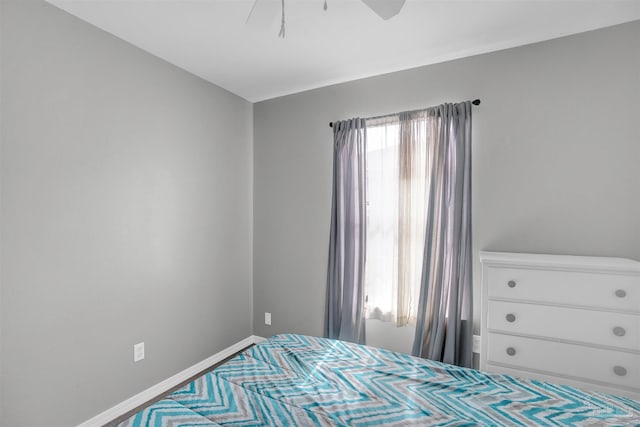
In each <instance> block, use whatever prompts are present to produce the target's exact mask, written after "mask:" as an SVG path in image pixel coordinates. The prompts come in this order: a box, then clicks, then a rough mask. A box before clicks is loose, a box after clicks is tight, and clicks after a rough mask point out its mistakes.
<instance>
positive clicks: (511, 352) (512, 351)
mask: <svg viewBox="0 0 640 427" xmlns="http://www.w3.org/2000/svg"><path fill="white" fill-rule="evenodd" d="M507 354H508V355H509V356H515V355H516V349H515V348H513V347H508V348H507ZM616 368H620V366H616ZM622 369H624V368H622ZM614 370H615V368H614ZM625 373H626V371H625Z"/></svg>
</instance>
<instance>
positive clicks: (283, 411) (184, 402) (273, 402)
mask: <svg viewBox="0 0 640 427" xmlns="http://www.w3.org/2000/svg"><path fill="white" fill-rule="evenodd" d="M218 425H221V426H262V425H272V426H479V425H481V426H490V425H495V426H518V425H519V426H605V425H606V426H609V425H614V426H615V425H619V426H634V425H637V426H640V402H637V401H634V400H631V399H628V398H624V397H617V396H612V395H607V394H603V393H595V392H585V391H580V390H577V389H575V388H572V387H569V386H561V385H556V384H551V383H546V382H541V381H533V380H525V379H520V378H514V377H511V376H508V375H500V374H488V373H485V372H480V371H477V370H474V369H468V368H461V367H457V366H451V365H447V364H443V363H438V362H434V361H430V360H425V359H420V358H416V357H412V356H409V355H405V354H400V353H396V352H393V351H388V350H382V349H378V348H373V347H368V346H363V345H358V344H352V343H346V342H342V341H337V340H330V339H325V338H315V337H309V336H303V335H291V334H285V335H276V336H273V337H271V338H270V339H268V340H266V341H264V342H262V343H259V344H257V345H255V346H253V347H251V348H249V349H247V350H246V351H244V352H243V353H241V354H239V355H238V356H236V357H235V358H233V359H231V360H230V361H228V362H226V363H224V364H223V365H221V366H219V367H217V368H216V369H214V370H213V371H211V372H208V373H206V374H204V375H202V376H201V377H199V378H197V379H196V380H194V381H193V382H191V383H189V384H188V385H186V386H184V387H183V388H181V389H179V390H176V391H175V392H173V393H171V394H169V395H168V396H166V397H165V398H164V399H162V400H161V401H159V402H156V403H154V404H152V405H150V406H148V407H147V408H145V409H144V410H142V411H140V412H139V413H137V414H135V415H134V416H132V417H131V418H129V419H127V420H125V421H124V422H122V423H121V424H119V426H121V427H130V426H218Z"/></svg>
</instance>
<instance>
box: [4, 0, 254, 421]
mask: <svg viewBox="0 0 640 427" xmlns="http://www.w3.org/2000/svg"><path fill="white" fill-rule="evenodd" d="M0 5H1V6H0V7H1V9H2V22H1V27H2V30H1V31H2V32H1V36H2V48H1V49H2V70H1V71H2V81H1V84H2V93H1V96H2V103H1V107H2V124H3V126H2V133H1V137H2V140H1V151H0V154H1V156H2V157H1V169H0V179H1V187H0V190H1V196H2V207H1V211H0V214H1V216H0V227H1V228H0V230H1V233H2V243H1V254H0V256H1V258H0V261H1V265H0V267H1V275H0V284H1V305H0V313H1V318H0V321H1V328H2V340H1V344H2V358H1V373H2V379H1V382H2V392H3V398H2V401H3V408H1V410H2V416H1V418H0V425H3V426H12V427H15V426H29V427H34V426H63V425H73V424H77V423H79V422H81V421H83V420H85V419H88V418H90V417H92V416H94V415H96V414H97V413H99V412H101V411H103V410H105V409H107V408H109V407H111V406H112V405H114V404H116V403H118V402H120V401H122V400H124V399H126V398H128V397H130V396H132V395H133V394H135V393H137V392H140V391H142V390H143V389H145V388H147V387H149V386H151V385H153V384H155V383H157V382H158V381H161V380H163V379H165V378H167V377H169V376H170V375H173V374H175V373H176V372H179V371H181V370H183V369H185V368H187V367H189V366H190V365H192V364H193V363H196V362H199V361H201V360H203V359H205V358H206V357H208V356H210V355H212V354H214V353H216V352H217V351H219V350H222V349H223V348H225V347H227V346H229V345H231V344H233V343H236V342H238V341H240V340H241V339H243V338H245V337H247V336H249V335H250V334H251V330H252V327H251V298H252V297H251V280H252V276H251V259H252V252H251V247H252V241H251V235H252V231H251V228H252V185H253V183H252V170H253V165H252V162H253V160H252V157H253V155H252V114H253V113H252V106H251V104H250V103H248V102H246V101H245V100H243V99H241V98H239V97H237V96H235V95H233V94H231V93H229V92H226V91H224V90H222V89H220V88H218V87H216V86H214V85H211V84H209V83H207V82H205V81H203V80H201V79H198V78H197V77H194V76H192V75H190V74H188V73H186V72H184V71H182V70H180V69H178V68H176V67H174V66H171V65H169V64H167V63H165V62H163V61H162V60H160V59H157V58H155V57H153V56H151V55H149V54H147V53H145V52H143V51H141V50H139V49H137V48H134V47H132V46H131V45H128V44H127V43H125V42H123V41H121V40H119V39H117V38H115V37H112V36H110V35H108V34H107V33H105V32H103V31H101V30H99V29H97V28H95V27H92V26H91V25H89V24H87V23H84V22H82V21H80V20H78V19H76V18H74V17H72V16H71V15H68V14H67V13H65V12H62V11H60V10H58V9H56V8H55V7H53V6H51V5H49V4H45V3H43V2H40V1H16V2H13V1H6V0H2V1H1V2H0ZM139 341H144V342H145V343H146V358H145V360H143V361H142V362H139V363H136V364H134V363H133V344H135V343H137V342H139Z"/></svg>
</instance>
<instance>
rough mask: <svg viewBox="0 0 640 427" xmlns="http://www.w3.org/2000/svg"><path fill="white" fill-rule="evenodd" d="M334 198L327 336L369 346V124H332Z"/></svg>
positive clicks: (359, 122) (343, 122) (325, 332)
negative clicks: (366, 315)
mask: <svg viewBox="0 0 640 427" xmlns="http://www.w3.org/2000/svg"><path fill="white" fill-rule="evenodd" d="M333 139H334V144H333V198H332V207H331V234H330V241H329V267H328V272H327V302H326V318H325V328H324V334H325V336H326V337H328V338H335V339H340V340H344V341H351V342H355V343H359V344H364V341H365V320H364V306H365V300H364V299H365V289H364V266H365V254H366V206H365V189H366V152H367V150H366V144H367V142H366V129H365V121H364V119H359V118H356V119H351V120H345V121H341V122H337V123H334V125H333Z"/></svg>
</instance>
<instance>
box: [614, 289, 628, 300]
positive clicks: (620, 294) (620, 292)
mask: <svg viewBox="0 0 640 427" xmlns="http://www.w3.org/2000/svg"><path fill="white" fill-rule="evenodd" d="M616 296H617V297H618V298H624V297H626V296H627V291H625V290H624V289H618V290H617V291H616Z"/></svg>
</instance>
